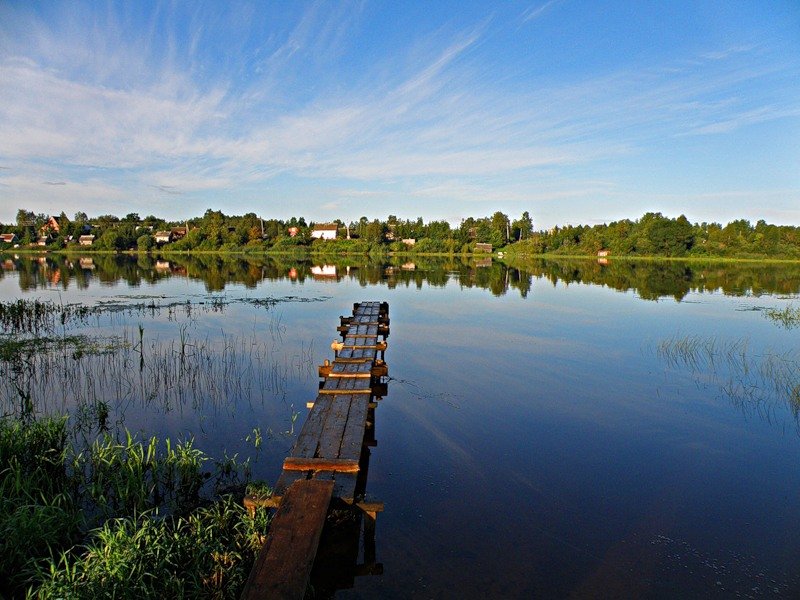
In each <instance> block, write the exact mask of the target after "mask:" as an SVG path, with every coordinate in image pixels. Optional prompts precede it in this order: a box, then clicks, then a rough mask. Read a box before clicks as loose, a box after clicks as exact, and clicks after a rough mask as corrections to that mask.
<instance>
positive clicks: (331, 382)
mask: <svg viewBox="0 0 800 600" xmlns="http://www.w3.org/2000/svg"><path fill="white" fill-rule="evenodd" d="M370 391H371V387H370V380H369V379H363V378H341V377H329V378H328V379H326V380H325V384H324V385H323V386H322V389H321V390H320V391H319V393H320V394H338V393H349V394H352V393H357V394H366V393H369V392H370Z"/></svg>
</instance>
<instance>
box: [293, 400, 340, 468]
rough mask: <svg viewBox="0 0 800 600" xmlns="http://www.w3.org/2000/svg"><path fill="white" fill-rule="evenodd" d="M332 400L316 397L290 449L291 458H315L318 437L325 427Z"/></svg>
mask: <svg viewBox="0 0 800 600" xmlns="http://www.w3.org/2000/svg"><path fill="white" fill-rule="evenodd" d="M332 404H333V399H332V398H330V397H329V396H317V399H316V401H315V402H314V406H313V408H312V409H311V412H309V413H308V418H307V419H306V422H305V423H303V427H302V429H300V433H299V434H298V436H297V441H296V442H295V444H294V448H292V456H302V457H309V458H310V457H313V456H316V453H317V446H318V445H319V436H320V435H321V434H322V430H323V429H324V427H325V422H326V421H327V419H328V415H329V413H330V410H331V405H332Z"/></svg>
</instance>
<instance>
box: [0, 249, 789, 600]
mask: <svg viewBox="0 0 800 600" xmlns="http://www.w3.org/2000/svg"><path fill="white" fill-rule="evenodd" d="M2 260H4V261H5V262H4V263H3V267H4V270H3V271H2V279H0V299H2V300H5V301H8V300H14V299H17V298H20V297H25V298H42V299H48V300H52V301H54V302H59V303H63V304H71V303H75V304H81V305H90V306H103V307H105V308H104V309H103V310H102V312H99V313H97V314H95V315H92V316H90V317H88V318H87V319H86V320H85V321H84V323H83V324H82V325H80V326H78V325H77V324H76V325H72V326H70V325H69V324H67V326H65V327H64V328H63V331H59V332H58V333H59V334H60V335H64V334H73V333H83V334H85V335H88V336H92V339H97V340H105V341H104V342H103V343H105V344H112V343H113V344H116V345H117V346H120V345H122V346H125V347H126V348H127V349H126V350H122V351H119V352H117V353H109V354H104V355H100V356H97V355H92V354H88V355H81V353H75V352H74V351H69V352H65V351H56V352H55V353H54V356H52V357H51V358H48V359H47V360H48V361H50V362H48V363H46V364H45V363H42V364H40V365H39V367H38V374H33V373H27V374H24V373H23V374H21V375H20V373H17V374H16V375H15V374H14V373H13V372H12V369H11V368H10V367H9V366H8V364H5V366H4V369H5V370H4V383H3V384H2V387H0V393H1V394H2V395H0V399H1V401H2V404H3V405H2V410H3V412H4V413H9V412H12V413H13V412H14V411H18V410H20V408H19V407H20V400H19V392H18V388H15V387H14V386H12V385H9V384H10V382H11V379H12V378H13V377H14V376H19V377H22V379H20V380H19V381H20V382H22V383H21V385H22V387H23V388H24V389H25V390H27V391H28V392H29V393H30V394H31V397H32V398H34V402H35V406H36V408H35V410H36V412H38V413H43V412H59V411H64V410H67V411H70V412H71V413H72V414H73V419H74V420H75V421H79V422H80V421H81V420H83V421H82V422H84V430H85V432H86V435H88V436H91V435H94V434H96V431H97V428H98V426H99V425H100V423H98V422H96V418H95V417H96V415H94V413H92V411H91V410H90V408H87V407H91V406H94V405H96V403H97V402H98V400H101V401H103V402H105V403H107V404H108V406H109V408H110V414H109V417H108V419H107V421H106V422H105V423H104V425H105V426H107V427H109V428H111V429H112V430H113V429H114V428H118V427H120V426H123V425H124V426H125V427H127V428H129V429H131V430H134V431H140V432H142V433H143V434H146V435H153V434H155V435H159V436H171V437H180V436H188V435H193V436H194V437H195V439H196V443H197V445H198V446H199V447H200V448H202V449H203V450H205V451H206V452H207V453H209V454H211V455H213V456H218V457H221V456H224V455H225V454H226V453H227V455H229V456H230V455H233V454H238V455H239V457H240V458H243V457H250V458H251V460H252V461H253V465H254V467H253V468H254V476H255V477H256V478H263V479H266V480H268V481H274V480H275V479H276V478H277V476H278V474H279V471H280V465H281V463H282V461H283V458H284V457H285V456H286V455H287V453H288V452H289V450H290V449H291V447H292V444H293V442H294V439H295V437H296V435H297V432H298V431H299V429H300V426H301V425H302V422H303V420H304V419H305V414H306V409H305V403H306V402H307V401H308V400H312V399H313V398H314V397H315V395H316V393H315V390H316V388H317V384H318V379H317V377H316V365H318V364H321V363H322V361H323V360H324V359H325V358H332V353H331V351H330V349H329V345H330V342H331V340H332V339H334V337H335V336H336V332H335V326H336V325H337V324H338V316H339V315H343V314H349V312H350V310H351V308H352V303H353V302H357V301H360V300H385V301H388V302H389V305H390V316H391V335H390V337H389V349H388V351H387V354H386V359H387V363H388V364H389V369H390V376H391V378H392V379H391V381H390V382H389V394H388V396H387V397H386V398H385V399H384V400H382V401H381V403H380V406H379V408H378V409H377V411H376V412H377V414H376V437H377V439H378V445H377V447H376V448H374V449H373V451H372V458H371V462H370V469H369V483H368V492H369V493H370V495H371V496H373V497H375V498H378V499H380V500H382V501H383V502H384V503H385V507H386V508H385V512H383V513H382V514H381V515H380V516H379V518H378V522H377V531H376V557H377V560H378V561H379V562H380V563H382V564H383V574H382V575H380V576H377V575H376V576H367V577H359V578H357V579H356V580H355V584H354V587H353V588H352V589H345V590H340V591H339V592H337V593H336V596H337V597H342V598H347V597H365V598H378V597H380V598H386V597H397V598H406V597H421V598H440V597H441V598H450V597H475V596H479V595H483V596H490V597H518V598H530V597H654V598H658V597H720V598H723V597H736V596H737V595H740V596H742V597H785V598H789V597H798V596H799V595H800V569H798V565H800V542H798V540H800V468H798V465H800V434H799V432H800V426H798V417H797V414H798V413H797V411H798V408H799V407H800V387H798V386H799V385H800V374H799V373H800V370H798V359H800V328H798V329H795V328H793V327H792V326H791V323H789V324H784V323H781V322H780V321H777V320H776V319H775V318H770V316H771V315H774V313H771V312H770V309H778V310H782V309H786V308H787V307H788V308H793V307H800V268H798V266H796V265H788V266H787V265H748V266H743V267H742V266H740V267H733V266H724V265H713V264H709V265H685V264H680V263H650V264H648V263H628V264H625V263H614V262H612V263H611V264H608V265H599V264H597V263H595V262H592V261H585V262H548V263H545V262H541V261H536V262H531V263H530V264H527V265H517V266H518V267H520V268H507V267H505V266H503V265H500V264H497V263H494V264H491V265H488V264H487V263H486V262H485V261H484V262H482V263H478V264H476V263H474V262H473V263H462V262H460V261H457V260H456V261H445V262H442V261H438V262H437V261H428V262H417V263H415V264H410V263H403V262H402V261H398V262H395V263H389V262H387V263H383V264H361V263H359V262H358V261H352V262H350V263H349V264H348V263H339V264H334V263H333V262H331V263H329V264H328V265H327V268H323V264H322V263H321V262H319V261H317V262H314V261H310V262H301V263H292V262H291V261H288V260H287V261H284V262H276V261H274V260H261V261H259V260H255V259H249V260H244V259H241V260H235V261H223V260H221V259H219V258H209V257H206V258H202V259H197V258H185V257H184V258H182V259H175V258H172V259H162V260H159V261H156V260H154V259H152V260H151V259H139V260H138V262H137V260H136V259H133V260H129V259H126V258H121V257H117V258H114V257H94V258H93V259H91V260H88V259H84V260H82V261H79V260H78V259H77V258H75V259H71V260H69V261H65V260H64V259H52V258H48V259H42V260H41V261H33V260H31V259H29V258H16V259H15V258H14V257H10V256H9V257H3V259H2ZM334 271H335V275H334ZM266 299H276V300H279V301H278V302H277V303H265V302H264V301H265V300H266ZM140 327H141V337H140V329H139V328H140ZM126 342H127V344H126ZM137 343H140V344H141V346H140V347H141V348H142V351H141V352H137V351H134V350H132V349H131V347H135V346H136V344H137ZM113 356H116V357H117V358H113ZM181 360H183V361H184V362H183V363H181V362H180V361H181ZM59 361H60V362H59ZM187 365H188V366H187ZM47 370H50V371H58V372H62V373H63V372H69V373H72V375H70V376H68V377H66V381H67V383H66V384H63V383H62V384H56V377H55V375H54V376H53V377H48V376H46V375H43V374H42V372H43V371H47ZM63 380H64V377H63V376H62V381H63ZM161 380H163V381H162V383H160V384H157V383H156V382H158V381H161ZM159 386H160V387H159ZM15 390H16V391H15ZM254 428H258V429H259V430H260V431H261V433H262V434H263V437H264V440H265V441H264V444H263V445H262V447H261V448H260V449H258V450H256V449H255V448H254V446H253V444H252V442H248V441H246V438H247V437H248V436H249V435H252V432H253V429H254Z"/></svg>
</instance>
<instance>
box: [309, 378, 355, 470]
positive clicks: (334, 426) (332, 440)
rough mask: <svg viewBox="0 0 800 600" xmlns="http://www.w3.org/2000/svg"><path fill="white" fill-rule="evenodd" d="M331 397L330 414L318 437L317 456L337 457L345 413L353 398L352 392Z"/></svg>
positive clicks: (344, 424) (345, 424)
mask: <svg viewBox="0 0 800 600" xmlns="http://www.w3.org/2000/svg"><path fill="white" fill-rule="evenodd" d="M332 397H333V405H332V408H331V415H330V418H329V419H328V420H327V422H326V423H325V427H324V429H323V430H322V434H321V435H320V437H319V446H318V449H317V455H316V456H317V457H318V458H339V447H340V446H341V445H342V435H344V430H345V427H346V426H347V415H348V414H350V403H351V402H352V400H353V395H352V394H342V395H337V396H332ZM333 470H335V469H333Z"/></svg>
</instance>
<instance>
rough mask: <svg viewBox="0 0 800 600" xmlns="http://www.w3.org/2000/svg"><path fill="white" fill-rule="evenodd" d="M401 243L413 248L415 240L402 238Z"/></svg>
mask: <svg viewBox="0 0 800 600" xmlns="http://www.w3.org/2000/svg"><path fill="white" fill-rule="evenodd" d="M403 243H404V244H405V245H406V246H413V245H414V244H416V243H417V240H416V238H403Z"/></svg>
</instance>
